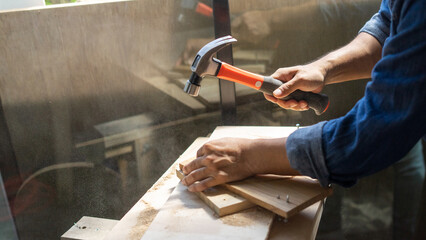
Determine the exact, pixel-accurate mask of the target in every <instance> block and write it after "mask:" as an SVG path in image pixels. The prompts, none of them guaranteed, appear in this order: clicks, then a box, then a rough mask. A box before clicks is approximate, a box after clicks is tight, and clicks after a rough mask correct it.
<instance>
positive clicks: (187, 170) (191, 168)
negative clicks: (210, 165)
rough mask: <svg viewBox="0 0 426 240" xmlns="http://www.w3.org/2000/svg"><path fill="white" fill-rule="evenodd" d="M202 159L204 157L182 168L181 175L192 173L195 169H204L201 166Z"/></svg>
mask: <svg viewBox="0 0 426 240" xmlns="http://www.w3.org/2000/svg"><path fill="white" fill-rule="evenodd" d="M203 159H204V157H198V158H196V159H195V160H193V161H191V162H189V163H188V164H186V165H185V166H184V167H183V169H182V171H183V173H184V174H189V173H190V172H192V171H194V170H196V169H199V168H202V167H204V166H203Z"/></svg>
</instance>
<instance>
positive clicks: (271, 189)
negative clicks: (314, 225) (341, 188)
mask: <svg viewBox="0 0 426 240" xmlns="http://www.w3.org/2000/svg"><path fill="white" fill-rule="evenodd" d="M296 129H297V128H296V127H294V128H291V127H217V128H216V129H215V130H214V131H213V133H212V135H211V137H210V139H219V138H223V137H244V138H252V139H254V138H265V137H267V138H277V137H287V136H289V135H290V134H291V133H292V132H293V131H295V130H296ZM223 186H224V187H226V188H227V189H229V190H230V191H232V192H235V193H237V194H239V195H241V196H242V197H244V198H246V199H248V200H250V201H251V202H253V203H256V204H257V205H259V206H262V207H264V208H266V209H269V210H271V211H273V212H274V213H276V214H278V215H280V216H282V217H285V218H288V217H291V216H293V215H295V214H296V213H298V212H300V211H301V210H303V209H304V208H306V207H308V206H310V205H312V204H314V203H315V202H318V201H319V200H322V199H324V198H325V197H327V196H329V195H330V194H331V193H332V191H331V189H325V188H322V187H321V186H320V185H319V183H318V181H316V180H313V179H310V178H307V177H293V178H284V179H273V178H272V179H265V178H263V179H262V178H249V179H246V180H243V181H238V182H234V183H228V184H223ZM287 195H289V197H290V202H289V203H287V202H286V196H287Z"/></svg>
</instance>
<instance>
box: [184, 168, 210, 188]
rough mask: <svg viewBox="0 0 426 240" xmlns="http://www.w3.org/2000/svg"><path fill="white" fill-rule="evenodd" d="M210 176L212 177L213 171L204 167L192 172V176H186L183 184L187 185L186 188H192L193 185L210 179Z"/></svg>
mask: <svg viewBox="0 0 426 240" xmlns="http://www.w3.org/2000/svg"><path fill="white" fill-rule="evenodd" d="M210 175H212V170H210V169H208V168H206V167H202V168H199V169H196V170H194V171H192V172H191V173H190V174H188V175H187V176H185V177H184V178H183V179H182V184H183V185H185V186H191V185H192V184H194V183H195V182H197V181H200V180H203V179H205V178H208V177H210Z"/></svg>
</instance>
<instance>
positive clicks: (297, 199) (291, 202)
mask: <svg viewBox="0 0 426 240" xmlns="http://www.w3.org/2000/svg"><path fill="white" fill-rule="evenodd" d="M223 186H224V187H226V188H227V189H229V190H230V191H232V192H235V193H237V194H239V195H241V196H243V197H245V198H246V199H248V200H250V201H251V202H253V203H256V204H257V205H259V206H262V207H264V208H266V209H269V210H271V211H272V212H274V213H276V214H278V215H280V216H282V217H285V218H289V217H291V216H293V215H295V214H296V213H298V212H300V211H301V210H303V209H305V208H306V207H309V206H310V205H312V204H314V203H316V202H318V201H320V200H323V199H324V198H326V197H327V196H329V195H331V193H332V190H331V188H323V187H321V186H320V185H319V183H318V181H316V180H314V179H311V178H308V177H301V176H300V177H293V178H284V179H261V178H249V179H246V180H243V181H238V182H233V183H229V184H224V185H223ZM287 196H288V197H289V198H288V201H287Z"/></svg>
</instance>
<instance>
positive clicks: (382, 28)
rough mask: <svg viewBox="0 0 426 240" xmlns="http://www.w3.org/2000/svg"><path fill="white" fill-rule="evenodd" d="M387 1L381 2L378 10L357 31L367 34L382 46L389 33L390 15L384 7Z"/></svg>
mask: <svg viewBox="0 0 426 240" xmlns="http://www.w3.org/2000/svg"><path fill="white" fill-rule="evenodd" d="M386 4H387V1H382V3H381V6H380V10H379V12H378V13H376V14H374V15H373V17H372V18H371V19H370V20H369V21H368V22H367V23H365V25H364V27H362V28H361V30H360V31H359V32H360V33H361V32H365V33H368V34H370V35H372V36H373V37H375V38H376V39H377V40H378V41H379V42H380V44H381V45H382V46H383V44H384V42H385V40H386V38H387V37H389V31H390V19H391V13H390V10H389V8H388V6H387V5H386Z"/></svg>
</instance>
